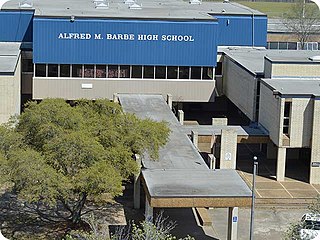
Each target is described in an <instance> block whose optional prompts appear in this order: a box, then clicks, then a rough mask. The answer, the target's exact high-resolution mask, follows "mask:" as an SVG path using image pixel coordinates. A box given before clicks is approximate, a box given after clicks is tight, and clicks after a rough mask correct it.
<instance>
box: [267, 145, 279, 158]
mask: <svg viewBox="0 0 320 240" xmlns="http://www.w3.org/2000/svg"><path fill="white" fill-rule="evenodd" d="M276 158H277V147H276V146H275V145H274V144H273V142H268V143H267V159H276Z"/></svg>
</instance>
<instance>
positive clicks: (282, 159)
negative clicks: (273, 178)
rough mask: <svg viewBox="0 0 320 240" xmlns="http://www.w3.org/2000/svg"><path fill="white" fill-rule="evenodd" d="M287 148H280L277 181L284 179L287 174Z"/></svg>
mask: <svg viewBox="0 0 320 240" xmlns="http://www.w3.org/2000/svg"><path fill="white" fill-rule="evenodd" d="M286 153H287V149H286V148H281V147H279V148H278V156H277V181H284V177H285V174H286Z"/></svg>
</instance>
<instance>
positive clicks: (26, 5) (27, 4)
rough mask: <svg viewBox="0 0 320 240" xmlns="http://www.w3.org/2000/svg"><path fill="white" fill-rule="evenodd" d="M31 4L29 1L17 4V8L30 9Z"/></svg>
mask: <svg viewBox="0 0 320 240" xmlns="http://www.w3.org/2000/svg"><path fill="white" fill-rule="evenodd" d="M32 7H33V4H32V2H31V1H23V2H19V8H32Z"/></svg>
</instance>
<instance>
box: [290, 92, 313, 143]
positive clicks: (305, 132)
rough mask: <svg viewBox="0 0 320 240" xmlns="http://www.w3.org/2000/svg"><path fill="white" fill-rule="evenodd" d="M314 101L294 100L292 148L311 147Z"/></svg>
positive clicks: (306, 99) (291, 126)
mask: <svg viewBox="0 0 320 240" xmlns="http://www.w3.org/2000/svg"><path fill="white" fill-rule="evenodd" d="M312 117H313V100H311V99H308V98H293V99H292V108H291V117H290V118H291V122H290V147H296V148H300V147H310V142H311V134H312Z"/></svg>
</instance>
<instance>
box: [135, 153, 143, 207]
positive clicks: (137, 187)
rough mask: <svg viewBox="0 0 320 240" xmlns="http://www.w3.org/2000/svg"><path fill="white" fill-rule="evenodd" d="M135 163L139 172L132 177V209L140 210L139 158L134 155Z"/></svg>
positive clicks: (137, 155)
mask: <svg viewBox="0 0 320 240" xmlns="http://www.w3.org/2000/svg"><path fill="white" fill-rule="evenodd" d="M134 157H135V159H136V162H137V164H138V166H139V172H138V173H137V174H135V175H134V183H133V208H134V209H140V185H141V180H140V171H141V158H140V156H139V154H135V155H134Z"/></svg>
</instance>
